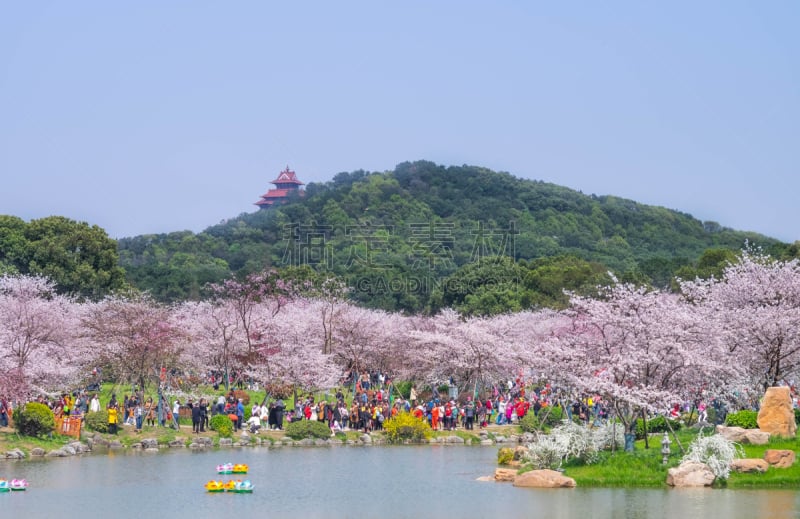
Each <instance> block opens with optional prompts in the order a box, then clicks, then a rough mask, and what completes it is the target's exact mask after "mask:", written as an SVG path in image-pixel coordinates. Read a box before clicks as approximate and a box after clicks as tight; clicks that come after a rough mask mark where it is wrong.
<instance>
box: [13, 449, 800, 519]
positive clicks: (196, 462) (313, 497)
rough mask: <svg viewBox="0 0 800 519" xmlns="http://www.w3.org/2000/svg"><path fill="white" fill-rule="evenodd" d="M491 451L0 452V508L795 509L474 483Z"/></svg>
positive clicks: (756, 514)
mask: <svg viewBox="0 0 800 519" xmlns="http://www.w3.org/2000/svg"><path fill="white" fill-rule="evenodd" d="M496 456H497V449H495V448H481V447H459V446H422V447H407V446H406V447H384V446H381V447H355V446H353V447H329V448H325V447H321V448H298V447H282V448H272V449H269V448H266V447H262V448H246V449H227V450H217V451H209V452H190V451H188V450H181V451H169V452H162V453H159V454H149V453H127V452H126V453H109V454H108V455H105V454H95V455H90V456H84V457H74V458H65V459H49V460H29V461H23V462H10V461H0V477H5V478H8V479H11V478H25V479H27V480H28V481H29V482H30V488H29V489H28V491H27V492H13V493H12V492H9V493H6V494H0V518H9V519H11V518H14V519H16V518H20V519H29V518H30V519H34V518H40V517H41V518H67V519H69V518H73V517H74V518H94V517H98V518H104V519H105V518H113V517H122V518H126V517H139V518H148V519H149V518H156V517H170V518H184V517H185V518H192V519H203V518H255V517H269V518H282V517H301V518H306V517H308V518H317V517H319V518H326V519H328V518H339V517H347V518H349V517H352V518H378V519H391V518H418V517H419V518H428V517H431V518H436V519H462V518H484V517H486V518H518V517H519V518H522V517H525V518H537V517H541V518H547V519H560V518H581V519H592V518H604V517H613V518H616V517H619V518H643V519H645V518H667V517H669V518H680V519H692V518H715V517H722V518H726V519H736V518H742V519H745V518H746V519H755V518H775V519H789V518H796V517H800V492H795V491H786V490H758V491H748V490H737V491H732V490H706V489H699V490H624V489H581V488H577V489H559V490H536V489H521V488H514V487H513V486H511V484H510V483H494V482H480V481H476V478H478V477H479V476H486V475H490V474H493V473H494V469H495V466H496V465H495V463H496ZM227 462H230V463H247V464H248V465H249V466H250V473H249V474H248V475H247V476H246V477H247V478H249V479H250V480H251V481H252V482H253V484H254V485H255V491H254V493H253V494H250V495H237V494H208V493H206V492H205V491H204V489H203V485H204V484H205V483H206V481H208V480H209V479H223V480H225V479H229V478H231V476H217V474H216V470H215V467H216V466H217V465H218V464H221V463H227Z"/></svg>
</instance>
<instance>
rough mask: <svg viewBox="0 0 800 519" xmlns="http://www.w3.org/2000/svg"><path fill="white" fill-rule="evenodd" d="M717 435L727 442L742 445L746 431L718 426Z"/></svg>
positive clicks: (739, 428)
mask: <svg viewBox="0 0 800 519" xmlns="http://www.w3.org/2000/svg"><path fill="white" fill-rule="evenodd" d="M717 434H719V435H720V436H722V437H723V438H725V439H726V440H728V441H732V442H736V443H742V442H744V440H745V436H746V434H747V429H743V428H741V427H725V426H724V425H718V426H717Z"/></svg>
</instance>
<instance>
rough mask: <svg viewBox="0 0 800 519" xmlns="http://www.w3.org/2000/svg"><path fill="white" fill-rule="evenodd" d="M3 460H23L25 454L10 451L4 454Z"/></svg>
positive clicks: (15, 450)
mask: <svg viewBox="0 0 800 519" xmlns="http://www.w3.org/2000/svg"><path fill="white" fill-rule="evenodd" d="M5 458H6V459H9V460H21V459H24V458H25V453H24V452H22V451H21V450H19V449H11V450H10V451H8V452H6V455H5Z"/></svg>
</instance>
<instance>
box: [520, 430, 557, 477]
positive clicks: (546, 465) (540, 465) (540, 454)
mask: <svg viewBox="0 0 800 519" xmlns="http://www.w3.org/2000/svg"><path fill="white" fill-rule="evenodd" d="M566 453H567V446H566V445H565V444H564V442H563V438H558V437H556V436H553V435H549V434H548V435H543V436H540V437H539V439H538V441H536V442H535V443H531V444H530V445H528V452H527V453H526V454H525V457H524V460H525V461H527V462H529V463H530V464H531V465H533V468H535V469H557V468H559V467H560V466H561V463H562V462H563V461H564V458H565V457H566Z"/></svg>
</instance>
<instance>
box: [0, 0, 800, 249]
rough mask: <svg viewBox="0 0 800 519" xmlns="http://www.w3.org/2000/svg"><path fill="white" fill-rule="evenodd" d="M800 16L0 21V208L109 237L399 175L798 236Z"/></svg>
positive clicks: (303, 14)
mask: <svg viewBox="0 0 800 519" xmlns="http://www.w3.org/2000/svg"><path fill="white" fill-rule="evenodd" d="M798 27H800V2H797V1H795V0H787V1H779V0H778V1H773V2H752V1H743V2H739V1H729V0H725V1H720V2H713V1H708V2H705V1H704V2H694V1H692V2H680V1H678V2H639V1H635V2H596V1H592V2H583V3H582V2H532V1H516V2H511V1H492V2H487V1H464V0H459V1H443V0H435V1H431V0H427V1H403V2H381V1H375V0H372V1H364V2H352V1H343V2H331V1H324V2H264V1H258V2H256V1H253V2H249V1H236V2H219V1H214V2H202V1H197V0H191V1H188V0H187V1H172V0H171V1H169V2H164V1H137V2H108V1H103V2H89V1H75V2H73V1H60V2H47V1H41V0H39V1H15V2H4V3H3V4H0V214H2V213H7V214H13V215H17V216H20V217H22V218H24V219H26V220H29V219H32V218H40V217H44V216H48V215H51V214H58V215H64V216H67V217H70V218H73V219H76V220H81V221H88V222H89V223H92V224H97V225H100V226H101V227H103V228H105V229H106V230H107V231H108V233H109V234H110V235H111V236H112V237H116V238H119V237H123V236H132V235H136V234H144V233H157V232H169V231H178V230H184V229H190V230H193V231H200V230H202V229H204V228H205V227H207V226H209V225H213V224H216V223H218V222H219V221H220V220H223V219H225V218H229V217H232V216H236V215H238V214H240V213H243V212H252V211H255V210H256V207H255V206H254V205H252V204H253V202H255V201H256V200H258V199H259V196H260V195H261V194H262V193H264V192H265V191H266V190H267V189H268V188H269V187H271V186H270V185H269V181H270V180H272V179H273V178H275V177H276V176H277V173H278V172H279V171H280V170H281V169H283V168H284V167H285V166H286V165H289V166H291V167H292V169H294V170H295V171H296V172H297V174H298V176H299V178H300V179H301V180H303V181H305V182H309V181H326V180H330V179H331V178H332V177H333V176H334V175H335V174H336V173H339V172H342V171H353V170H357V169H365V170H369V171H385V170H392V169H394V167H395V166H396V165H397V164H398V163H400V162H404V161H414V160H420V159H425V160H430V161H433V162H436V163H437V164H441V165H445V166H449V165H462V164H470V165H476V166H484V167H487V168H490V169H493V170H496V171H508V172H510V173H511V174H513V175H515V176H519V177H523V178H531V179H542V180H545V181H548V182H554V183H557V184H561V185H564V186H568V187H571V188H574V189H578V190H580V191H582V192H584V193H587V194H588V193H595V194H598V195H600V194H614V195H618V196H623V197H626V198H632V199H634V200H637V201H640V202H644V203H649V204H655V205H662V206H665V207H668V208H671V209H678V210H680V211H683V212H687V213H691V214H692V215H694V216H696V217H698V218H700V219H702V220H714V221H717V222H719V223H721V224H723V225H725V226H729V227H734V228H737V229H743V230H753V231H757V232H761V233H764V234H767V235H770V236H774V237H777V238H780V239H783V240H786V241H794V240H796V239H800V223H798V222H800V203H798V193H800V180H799V179H798V177H799V176H798V173H800V30H799V29H798Z"/></svg>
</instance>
